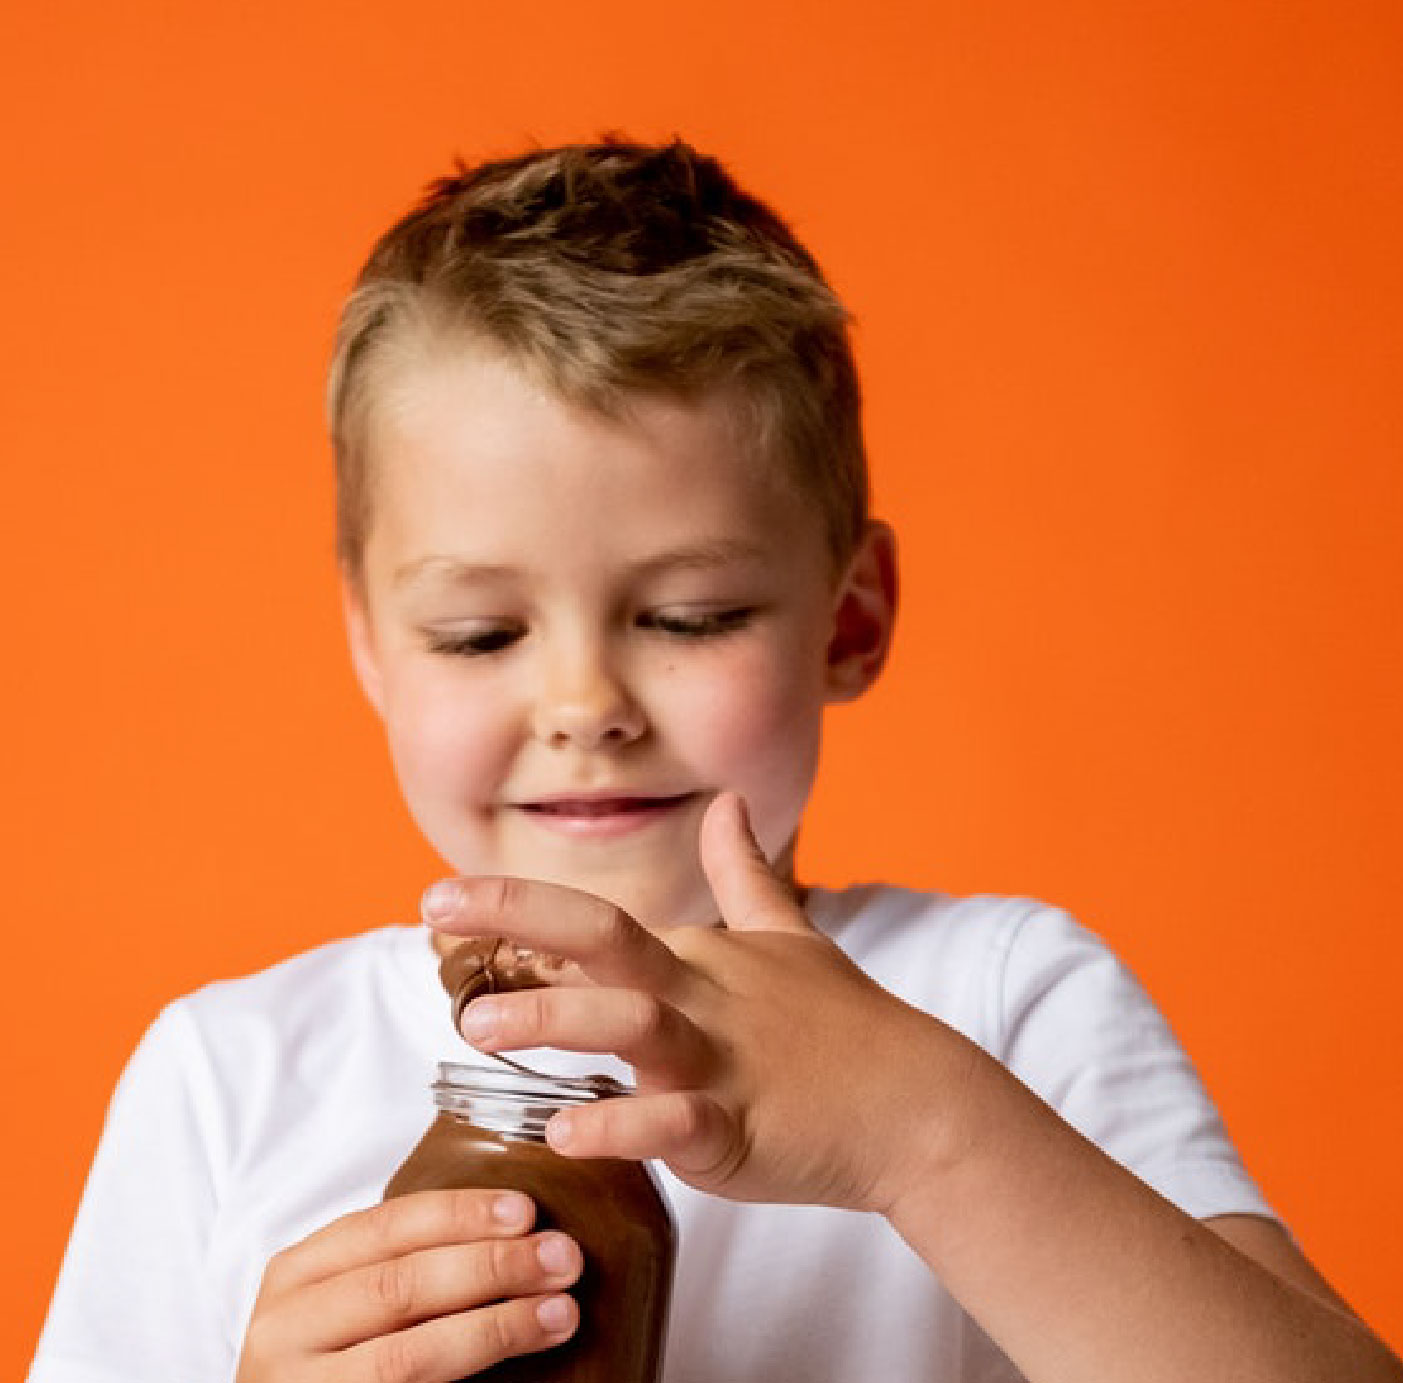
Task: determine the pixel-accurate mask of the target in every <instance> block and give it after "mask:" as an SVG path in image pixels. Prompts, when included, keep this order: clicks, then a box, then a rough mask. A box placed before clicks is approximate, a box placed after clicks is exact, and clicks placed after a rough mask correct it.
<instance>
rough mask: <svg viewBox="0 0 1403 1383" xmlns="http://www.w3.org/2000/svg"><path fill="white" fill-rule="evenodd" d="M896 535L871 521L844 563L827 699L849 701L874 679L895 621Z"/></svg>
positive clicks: (832, 644)
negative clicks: (849, 559) (853, 551)
mask: <svg viewBox="0 0 1403 1383" xmlns="http://www.w3.org/2000/svg"><path fill="white" fill-rule="evenodd" d="M896 596H897V576H896V534H895V533H893V532H892V530H891V527H890V525H888V524H885V523H883V522H882V521H881V520H880V519H872V520H869V522H868V524H867V528H866V529H865V530H864V532H863V535H862V539H861V541H860V542H859V543H858V547H857V551H856V552H855V553H854V554H853V556H852V560H851V561H850V562H849V563H848V570H847V574H846V575H845V576H844V578H843V581H842V584H841V585H840V586H839V588H838V594H837V596H836V598H835V605H834V610H833V635H832V638H831V639H830V640H829V643H828V669H827V691H828V700H829V701H851V700H853V699H854V698H855V697H858V696H861V695H862V693H863V692H865V691H866V690H867V688H868V687H870V686H871V685H872V683H873V682H875V681H876V680H877V675H878V673H880V672H881V670H882V668H883V666H884V665H885V663H886V661H887V653H888V651H889V650H890V648H891V638H892V630H893V628H894V627H895V624H896Z"/></svg>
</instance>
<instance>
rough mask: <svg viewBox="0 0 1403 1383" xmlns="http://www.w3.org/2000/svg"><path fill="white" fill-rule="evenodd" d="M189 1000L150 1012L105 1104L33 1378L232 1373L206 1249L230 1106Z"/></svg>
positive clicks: (132, 1380)
mask: <svg viewBox="0 0 1403 1383" xmlns="http://www.w3.org/2000/svg"><path fill="white" fill-rule="evenodd" d="M208 1075H209V1073H208V1070H207V1068H206V1066H205V1056H204V1051H203V1048H202V1046H201V1044H200V1042H199V1039H198V1036H197V1034H196V1031H195V1027H194V1024H193V1023H192V1022H191V1020H190V1018H189V1015H188V1014H187V1013H186V1011H185V1009H184V1008H183V1006H182V1005H181V1004H179V1003H177V1004H173V1005H171V1006H170V1007H169V1008H167V1009H166V1010H165V1011H164V1012H163V1013H162V1014H161V1015H160V1017H159V1018H158V1019H157V1020H156V1022H155V1023H153V1024H152V1026H151V1028H150V1029H149V1030H148V1031H147V1033H146V1035H145V1036H144V1037H143V1038H142V1040H141V1043H140V1044H139V1045H138V1047H137V1049H136V1051H135V1052H134V1054H133V1055H132V1057H131V1060H130V1061H129V1062H128V1063H127V1066H126V1069H125V1070H124V1071H123V1073H122V1076H121V1078H120V1080H119V1081H118V1083H117V1087H116V1090H115V1092H114V1093H113V1096H112V1101H111V1104H110V1105H109V1107H108V1111H107V1119H106V1122H105V1124H104V1126H103V1132H102V1136H101V1139H100V1140H99V1143H98V1148H97V1153H96V1155H95V1157H94V1159H93V1164H92V1168H91V1170H90V1171H89V1173H88V1181H87V1185H86V1187H85V1188H84V1191H83V1197H82V1201H81V1202H80V1204H79V1208H78V1215H77V1218H76V1220H75V1222H74V1227H73V1233H72V1235H71V1237H70V1239H69V1242H68V1248H67V1250H66V1252H65V1254H64V1259H63V1265H62V1268H61V1269H60V1272H59V1278H58V1285H57V1287H56V1289H55V1292H54V1297H53V1301H52V1303H51V1305H50V1308H49V1315H48V1319H47V1321H46V1322H45V1325H44V1330H43V1333H42V1335H41V1336H40V1339H39V1345H38V1350H37V1352H36V1354H35V1358H34V1363H33V1367H32V1369H31V1372H30V1374H29V1383H152V1380H154V1379H162V1380H166V1379H169V1380H180V1383H206V1381H207V1380H208V1383H216V1380H218V1383H225V1380H227V1379H228V1378H229V1377H231V1376H232V1374H233V1370H234V1365H235V1360H236V1353H237V1352H236V1349H235V1347H234V1343H233V1342H232V1341H231V1340H230V1339H229V1338H228V1330H227V1327H226V1326H225V1324H224V1322H223V1320H222V1317H221V1315H220V1313H219V1312H218V1311H217V1309H216V1306H215V1303H214V1302H213V1300H212V1299H211V1292H210V1288H209V1280H208V1276H207V1274H206V1272H205V1258H206V1253H207V1248H208V1244H209V1241H210V1233H211V1229H212V1226H213V1223H214V1219H215V1214H216V1207H217V1205H218V1196H219V1186H218V1184H217V1183H218V1179H219V1176H220V1170H219V1168H220V1162H221V1159H220V1156H219V1148H220V1142H221V1137H220V1135H221V1129H220V1120H219V1112H218V1109H217V1106H216V1105H215V1103H214V1101H213V1096H212V1086H211V1082H210V1080H209V1078H208Z"/></svg>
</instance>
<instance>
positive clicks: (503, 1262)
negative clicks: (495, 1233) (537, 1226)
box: [484, 1239, 527, 1292]
mask: <svg viewBox="0 0 1403 1383" xmlns="http://www.w3.org/2000/svg"><path fill="white" fill-rule="evenodd" d="M486 1248H487V1260H486V1263H485V1264H484V1268H485V1271H486V1273H487V1277H488V1283H489V1286H490V1287H491V1289H492V1290H493V1291H498V1292H500V1291H504V1290H506V1289H508V1288H511V1287H514V1286H517V1285H519V1284H520V1283H522V1282H523V1281H524V1280H525V1279H526V1276H527V1274H526V1273H525V1272H523V1271H522V1268H523V1252H524V1250H523V1247H522V1245H521V1243H520V1242H519V1241H517V1240H513V1239H493V1240H491V1241H490V1242H489V1243H488V1244H487V1245H486Z"/></svg>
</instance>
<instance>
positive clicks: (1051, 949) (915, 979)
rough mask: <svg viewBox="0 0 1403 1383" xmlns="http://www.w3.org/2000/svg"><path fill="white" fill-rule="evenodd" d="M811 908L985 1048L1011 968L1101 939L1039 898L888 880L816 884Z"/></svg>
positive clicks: (893, 986)
mask: <svg viewBox="0 0 1403 1383" xmlns="http://www.w3.org/2000/svg"><path fill="white" fill-rule="evenodd" d="M808 911H809V913H810V916H811V917H812V919H813V921H814V924H815V925H816V926H818V927H819V928H820V929H821V930H822V931H824V932H826V933H827V934H828V935H829V936H830V937H832V938H833V940H834V941H835V942H836V943H837V944H838V945H839V946H840V947H842V949H843V950H844V951H845V952H846V953H847V954H848V955H849V956H850V957H851V958H852V959H853V960H854V961H856V962H857V964H859V965H860V966H861V967H862V968H863V969H864V970H865V971H866V972H867V973H868V974H869V975H871V976H872V978H873V979H875V980H876V981H877V982H878V983H879V984H881V985H883V986H884V987H885V988H888V989H890V990H891V991H892V992H893V993H895V994H897V995H899V996H900V997H901V998H903V999H905V1000H906V1001H907V1002H909V1003H913V1004H916V1005H917V1006H918V1007H921V1008H924V1009H925V1010H926V1011H927V1012H930V1013H933V1014H935V1015H936V1016H937V1017H939V1018H942V1019H943V1020H945V1021H946V1022H949V1023H951V1024H952V1025H953V1026H955V1027H957V1028H959V1029H960V1031H962V1032H964V1033H965V1035H966V1036H968V1037H971V1038H973V1039H974V1040H975V1041H977V1042H979V1043H980V1044H981V1045H982V1046H985V1047H990V1048H992V1047H995V1046H997V1044H998V1040H999V1036H1000V1033H1001V1031H1002V1029H1003V1027H1004V1025H1005V1015H1006V1012H1007V1008H1008V1004H1009V989H1010V980H1009V976H1010V972H1011V971H1012V970H1014V969H1015V968H1016V965H1015V962H1017V964H1018V965H1022V964H1024V963H1025V962H1026V960H1027V958H1029V957H1036V958H1039V959H1038V960H1037V962H1036V963H1037V964H1038V965H1039V966H1041V965H1043V964H1045V963H1046V962H1045V960H1044V959H1043V958H1046V957H1051V956H1060V955H1062V954H1063V953H1064V952H1066V951H1067V950H1069V949H1071V950H1075V949H1076V948H1077V947H1079V946H1090V947H1092V948H1096V947H1098V946H1099V943H1098V942H1097V941H1096V939H1095V938H1094V937H1093V936H1092V935H1091V933H1090V932H1088V931H1086V929H1085V928H1082V927H1080V926H1079V925H1078V924H1077V923H1076V922H1075V921H1073V920H1072V919H1071V918H1070V917H1069V916H1068V915H1067V914H1066V913H1065V912H1063V911H1062V910H1061V909H1059V908H1054V907H1051V906H1049V905H1048V904H1046V903H1043V902H1040V901H1039V900H1038V899H1036V898H1027V897H1021V896H1002V895H997V894H971V895H968V896H958V895H954V894H949V893H940V892H925V891H921V890H918V889H909V888H898V887H895V886H893V885H889V884H860V885H855V886H853V887H850V888H846V889H842V890H838V891H831V890H827V889H814V890H812V892H811V895H810V899H809V904H808Z"/></svg>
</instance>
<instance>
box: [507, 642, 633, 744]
mask: <svg viewBox="0 0 1403 1383" xmlns="http://www.w3.org/2000/svg"><path fill="white" fill-rule="evenodd" d="M534 721H535V724H534V730H535V735H536V738H537V739H539V740H540V741H542V742H543V743H545V744H548V745H551V746H552V747H553V748H562V749H563V748H577V749H601V748H610V747H612V748H618V747H620V746H622V745H625V744H630V743H632V742H633V741H634V740H636V739H638V738H639V737H640V736H641V735H642V734H643V732H644V729H645V727H646V723H647V722H646V719H645V717H644V715H643V711H642V708H641V707H640V706H639V704H638V702H637V701H636V700H635V699H634V697H633V696H631V695H630V693H629V690H628V688H627V686H626V685H625V682H624V680H623V679H622V678H620V677H619V676H618V675H617V672H616V671H615V670H614V669H613V668H612V667H610V665H609V662H608V659H607V658H606V656H605V655H604V652H603V650H602V649H599V648H595V647H577V648H572V649H563V650H562V649H557V650H555V651H554V653H553V655H552V656H551V657H550V659H549V663H548V666H547V668H546V669H545V676H544V678H543V679H542V686H541V690H540V694H539V695H538V696H537V698H536V704H535V709H534Z"/></svg>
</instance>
